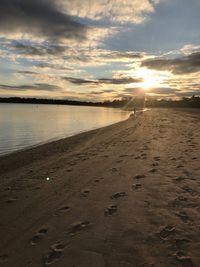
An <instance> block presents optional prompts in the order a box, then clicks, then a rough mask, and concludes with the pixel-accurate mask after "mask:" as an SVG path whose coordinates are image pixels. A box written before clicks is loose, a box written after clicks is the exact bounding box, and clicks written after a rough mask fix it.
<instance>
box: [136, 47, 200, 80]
mask: <svg viewBox="0 0 200 267" xmlns="http://www.w3.org/2000/svg"><path fill="white" fill-rule="evenodd" d="M141 66H142V67H147V68H149V69H155V70H159V71H170V72H172V73H173V74H179V75H181V74H188V73H195V72H198V71H200V52H196V53H192V54H190V55H187V56H183V57H180V58H175V59H167V58H155V59H151V60H145V61H143V62H142V64H141Z"/></svg>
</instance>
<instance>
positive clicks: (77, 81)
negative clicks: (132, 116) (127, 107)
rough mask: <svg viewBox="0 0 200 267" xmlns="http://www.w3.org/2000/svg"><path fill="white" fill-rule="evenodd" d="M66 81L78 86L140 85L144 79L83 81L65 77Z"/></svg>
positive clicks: (124, 78) (123, 78)
mask: <svg viewBox="0 0 200 267" xmlns="http://www.w3.org/2000/svg"><path fill="white" fill-rule="evenodd" d="M63 79H64V80H66V81H68V82H70V83H73V84H77V85H87V84H91V85H101V84H114V85H120V84H130V83H139V82H142V81H143V80H142V79H139V78H132V77H120V78H100V79H97V80H88V79H81V78H73V77H64V78H63Z"/></svg>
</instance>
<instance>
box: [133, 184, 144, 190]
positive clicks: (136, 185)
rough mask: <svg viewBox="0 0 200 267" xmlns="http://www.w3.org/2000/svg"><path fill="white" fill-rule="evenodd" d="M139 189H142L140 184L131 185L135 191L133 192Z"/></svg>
mask: <svg viewBox="0 0 200 267" xmlns="http://www.w3.org/2000/svg"><path fill="white" fill-rule="evenodd" d="M141 187H142V185H141V184H140V183H137V184H133V185H132V189H135V190H137V189H139V188H141Z"/></svg>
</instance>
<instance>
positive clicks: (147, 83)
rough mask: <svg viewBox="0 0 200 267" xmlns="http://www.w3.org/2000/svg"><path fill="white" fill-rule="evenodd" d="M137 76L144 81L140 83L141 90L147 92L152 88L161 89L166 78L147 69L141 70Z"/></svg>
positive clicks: (137, 72)
mask: <svg viewBox="0 0 200 267" xmlns="http://www.w3.org/2000/svg"><path fill="white" fill-rule="evenodd" d="M135 74H136V75H137V76H139V77H141V78H142V79H143V82H141V83H140V86H141V88H143V89H144V90H145V91H146V90H149V89H151V88H156V87H161V86H162V83H163V81H164V77H163V76H162V75H160V73H159V72H158V71H154V70H149V69H146V68H139V69H138V70H136V71H135Z"/></svg>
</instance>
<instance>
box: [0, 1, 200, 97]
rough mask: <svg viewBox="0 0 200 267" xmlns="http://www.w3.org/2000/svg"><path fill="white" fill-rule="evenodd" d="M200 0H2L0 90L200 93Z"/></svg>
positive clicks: (60, 93) (30, 93)
mask: <svg viewBox="0 0 200 267" xmlns="http://www.w3.org/2000/svg"><path fill="white" fill-rule="evenodd" d="M199 14H200V1H199V0H190V1H188V0H96V1H95V0H1V1H0V96H2V97H9V96H23V97H42V98H43V97H45V98H59V99H63V98H67V99H77V100H80V99H81V100H91V101H101V100H107V99H110V100H112V99H114V98H119V97H123V96H135V95H143V94H144V93H145V94H147V95H153V96H158V97H159V98H160V97H161V98H164V97H170V98H172V97H176V98H177V97H183V96H191V95H193V94H196V95H200V15H199Z"/></svg>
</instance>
